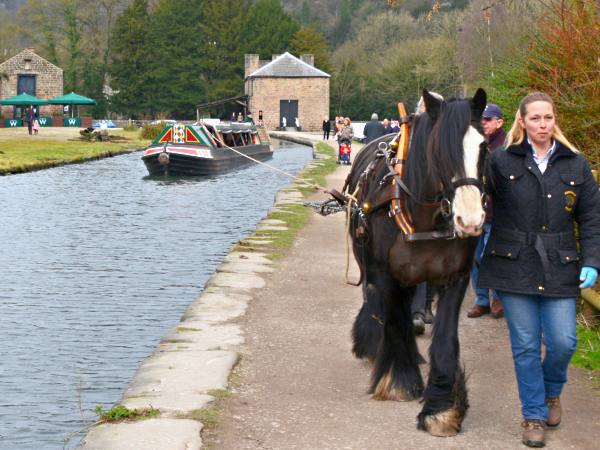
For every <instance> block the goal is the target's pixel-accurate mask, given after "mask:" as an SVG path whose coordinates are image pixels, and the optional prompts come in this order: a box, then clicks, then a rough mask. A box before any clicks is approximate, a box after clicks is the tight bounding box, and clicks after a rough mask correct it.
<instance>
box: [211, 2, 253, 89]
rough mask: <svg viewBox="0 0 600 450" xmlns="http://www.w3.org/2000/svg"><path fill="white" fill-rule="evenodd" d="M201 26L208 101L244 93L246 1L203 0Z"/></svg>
mask: <svg viewBox="0 0 600 450" xmlns="http://www.w3.org/2000/svg"><path fill="white" fill-rule="evenodd" d="M203 3H204V7H203V13H204V20H203V22H202V26H201V32H202V37H203V44H204V45H203V47H204V52H203V53H204V54H205V56H206V59H205V61H206V65H205V67H206V72H205V74H206V87H207V92H208V99H209V100H216V99H222V98H227V97H234V96H237V95H241V94H243V92H244V86H243V80H244V51H243V48H242V46H241V43H242V36H243V35H244V29H245V27H246V17H247V14H246V12H247V11H248V0H205V1H204V2H203Z"/></svg>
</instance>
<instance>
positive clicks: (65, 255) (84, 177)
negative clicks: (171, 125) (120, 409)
mask: <svg viewBox="0 0 600 450" xmlns="http://www.w3.org/2000/svg"><path fill="white" fill-rule="evenodd" d="M275 149H276V151H275V153H274V156H273V159H272V160H270V161H269V163H270V164H272V165H274V166H275V167H277V168H279V169H283V170H285V171H289V172H292V173H297V172H298V171H299V170H300V169H302V168H303V167H304V166H305V165H306V163H307V162H308V161H309V160H310V159H311V158H312V149H311V148H310V147H305V146H300V145H298V144H291V143H285V142H277V141H276V142H275ZM140 156H141V153H139V152H137V153H132V154H128V155H122V156H118V157H114V158H108V159H104V160H100V161H94V162H90V163H86V164H80V165H72V166H64V167H58V168H54V169H49V170H44V171H40V172H32V173H27V174H21V175H13V176H6V177H0V205H1V209H0V230H1V232H2V244H1V247H2V249H1V250H2V251H1V252H0V279H1V280H2V282H1V288H0V342H1V343H2V344H1V345H2V350H1V351H0V355H1V358H0V386H2V389H1V395H0V448H1V449H11V450H12V449H35V450H40V449H61V448H67V449H71V448H74V447H76V445H77V444H78V443H79V441H80V440H81V439H82V438H83V436H84V435H85V433H81V432H80V431H82V430H83V429H84V428H85V427H86V425H88V424H90V423H92V422H93V421H94V420H95V419H96V414H95V413H94V408H95V406H96V405H102V406H103V407H104V408H105V409H107V408H110V407H111V406H112V405H113V404H115V403H116V402H118V401H119V399H120V397H121V395H122V393H123V392H124V390H125V388H126V387H127V385H128V383H129V381H130V380H131V378H132V377H133V375H134V374H135V371H136V369H137V368H138V366H139V365H140V363H141V361H142V360H143V359H144V358H145V357H146V356H147V355H149V354H150V353H151V352H152V351H153V349H154V347H155V346H156V345H157V343H158V342H159V340H160V338H161V337H162V336H163V335H164V334H165V333H166V332H167V331H168V330H169V329H170V328H171V327H173V326H174V325H175V324H176V323H177V322H178V321H179V318H180V317H181V315H182V314H183V312H184V311H185V309H186V307H187V306H188V305H189V304H190V303H192V301H193V300H194V299H195V298H197V297H198V295H199V294H200V293H201V291H202V288H203V286H204V284H205V283H206V281H207V280H208V279H209V278H210V276H211V275H212V274H213V272H214V270H215V268H216V267H217V266H218V265H219V263H220V262H221V261H222V259H223V257H224V256H225V255H226V254H227V253H228V251H229V249H230V247H231V246H232V245H233V244H234V243H235V242H236V241H238V240H239V239H241V238H243V237H245V236H247V235H248V234H249V233H251V232H252V231H253V230H254V228H255V226H256V224H257V223H258V222H259V221H260V219H261V218H263V217H264V216H265V215H266V213H267V212H268V210H269V208H270V207H271V206H272V204H273V199H274V195H275V193H276V192H277V191H278V190H279V189H281V188H282V187H284V186H286V185H288V184H289V183H290V178H288V177H285V176H283V175H280V174H278V173H276V172H273V171H269V170H268V169H266V168H264V167H262V166H257V165H253V166H248V167H246V168H243V169H239V170H237V171H234V172H229V173H227V174H223V175H219V176H214V177H210V178H190V179H183V178H180V179H149V178H148V177H145V175H146V173H147V172H146V169H145V167H144V164H143V163H142V162H141V160H140Z"/></svg>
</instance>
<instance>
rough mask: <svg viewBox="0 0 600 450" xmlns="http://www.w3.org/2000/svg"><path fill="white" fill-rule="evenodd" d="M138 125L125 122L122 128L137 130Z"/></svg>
mask: <svg viewBox="0 0 600 450" xmlns="http://www.w3.org/2000/svg"><path fill="white" fill-rule="evenodd" d="M139 129H140V127H138V126H137V125H136V124H135V123H131V124H127V125H124V126H123V130H125V131H137V130H139Z"/></svg>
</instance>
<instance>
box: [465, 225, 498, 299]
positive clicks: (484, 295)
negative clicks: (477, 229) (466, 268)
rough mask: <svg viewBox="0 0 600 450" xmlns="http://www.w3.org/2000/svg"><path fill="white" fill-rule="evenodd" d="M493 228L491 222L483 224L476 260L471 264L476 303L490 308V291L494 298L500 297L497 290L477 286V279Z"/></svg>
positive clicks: (476, 250)
mask: <svg viewBox="0 0 600 450" xmlns="http://www.w3.org/2000/svg"><path fill="white" fill-rule="evenodd" d="M491 229H492V224H491V223H484V224H483V233H481V236H479V241H478V242H477V248H476V249H475V260H474V261H473V265H472V266H471V283H472V286H473V290H474V291H475V304H476V305H479V306H483V307H484V308H485V307H488V308H489V306H490V295H489V292H490V291H491V292H492V300H493V299H494V298H497V297H498V296H497V295H496V292H495V291H494V290H492V289H488V288H480V287H477V280H478V278H479V264H481V258H482V257H483V251H484V250H485V246H486V245H487V241H488V239H489V237H490V231H491Z"/></svg>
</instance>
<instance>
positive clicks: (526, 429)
mask: <svg viewBox="0 0 600 450" xmlns="http://www.w3.org/2000/svg"><path fill="white" fill-rule="evenodd" d="M521 427H523V444H525V445H526V446H527V447H543V446H544V445H546V443H545V441H544V440H545V436H544V435H545V432H546V427H545V426H544V421H543V420H539V419H525V420H523V423H522V424H521Z"/></svg>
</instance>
